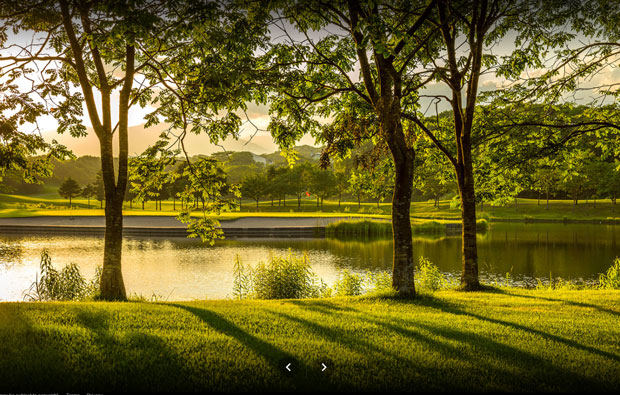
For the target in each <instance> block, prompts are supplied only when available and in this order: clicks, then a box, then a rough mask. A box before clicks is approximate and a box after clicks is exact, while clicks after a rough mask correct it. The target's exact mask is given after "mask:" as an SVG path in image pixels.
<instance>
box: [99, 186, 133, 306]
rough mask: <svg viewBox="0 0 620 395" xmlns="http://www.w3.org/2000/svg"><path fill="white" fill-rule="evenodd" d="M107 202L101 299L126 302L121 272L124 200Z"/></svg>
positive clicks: (115, 199)
mask: <svg viewBox="0 0 620 395" xmlns="http://www.w3.org/2000/svg"><path fill="white" fill-rule="evenodd" d="M106 201H107V204H106V206H105V240H104V250H103V271H102V274H101V297H102V298H103V299H106V300H125V299H127V294H126V293H125V283H124V281H123V274H122V272H121V255H122V249H123V210H122V209H123V200H122V198H121V199H117V198H115V197H110V198H109V199H108V198H106Z"/></svg>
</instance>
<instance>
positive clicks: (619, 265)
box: [598, 258, 620, 289]
mask: <svg viewBox="0 0 620 395" xmlns="http://www.w3.org/2000/svg"><path fill="white" fill-rule="evenodd" d="M598 283H599V288H601V289H620V258H616V259H615V260H614V263H613V264H612V265H611V266H610V267H609V269H607V272H605V273H602V274H600V275H599V277H598Z"/></svg>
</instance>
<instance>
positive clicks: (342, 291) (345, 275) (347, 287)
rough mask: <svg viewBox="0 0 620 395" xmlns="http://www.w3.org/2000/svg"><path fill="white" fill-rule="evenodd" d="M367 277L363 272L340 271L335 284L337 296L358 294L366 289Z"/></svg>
mask: <svg viewBox="0 0 620 395" xmlns="http://www.w3.org/2000/svg"><path fill="white" fill-rule="evenodd" d="M365 282H366V277H365V276H364V275H363V274H357V273H352V272H350V271H348V270H346V269H345V270H342V271H341V272H340V275H339V278H338V281H336V284H334V291H335V293H336V296H357V295H361V294H362V292H363V290H364V283H365Z"/></svg>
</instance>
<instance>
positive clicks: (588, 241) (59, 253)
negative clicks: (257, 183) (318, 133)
mask: <svg viewBox="0 0 620 395" xmlns="http://www.w3.org/2000/svg"><path fill="white" fill-rule="evenodd" d="M289 248H290V249H291V250H292V251H293V252H294V253H297V254H301V253H303V252H304V251H306V252H307V253H308V257H309V260H310V263H311V264H312V267H313V270H314V271H315V273H316V274H317V275H318V276H319V277H320V278H322V279H323V280H324V281H325V282H326V283H327V284H329V285H331V284H333V282H334V281H335V280H336V279H337V276H338V271H339V270H341V269H349V270H353V271H356V272H365V271H366V270H373V271H377V270H389V269H390V268H391V265H392V241H391V240H389V239H388V240H385V239H382V240H373V239H370V240H342V239H244V240H241V239H236V240H225V241H220V242H218V243H216V245H215V246H213V247H210V246H208V245H204V244H202V243H201V242H200V241H199V240H195V239H185V238H138V237H128V238H126V239H125V242H124V250H123V276H124V279H125V286H126V288H127V292H128V294H129V295H131V294H137V295H142V296H144V297H147V298H150V297H151V296H152V295H153V294H155V295H158V296H160V297H162V298H163V299H167V300H191V299H205V298H208V299H221V298H226V297H230V295H231V293H232V284H233V262H234V259H235V256H236V255H237V254H238V255H239V256H240V257H241V259H242V261H243V262H244V263H245V264H255V263H257V262H258V261H260V260H266V259H267V258H268V257H269V254H275V255H283V254H286V253H287V251H288V249H289ZM43 249H47V250H48V251H49V252H50V255H51V257H52V263H53V264H54V266H55V267H56V268H57V269H59V268H61V267H62V266H64V265H65V264H67V263H69V262H75V263H77V264H78V265H79V266H80V269H81V271H82V273H83V274H84V275H85V276H86V277H87V278H91V277H92V276H93V274H94V272H95V268H96V266H97V265H100V264H101V262H102V251H103V238H102V237H97V236H85V237H81V236H73V235H72V236H49V235H21V234H20V235H17V234H15V235H6V234H5V235H0V300H3V301H17V300H23V292H24V291H25V290H26V289H28V288H29V286H30V284H32V282H33V281H34V280H35V276H36V274H37V273H38V271H39V262H40V255H41V251H42V250H43ZM414 251H415V254H416V256H424V257H427V258H429V259H430V260H431V261H432V262H433V263H435V264H436V265H437V266H438V267H439V268H440V269H441V270H442V271H443V272H445V273H446V274H448V275H449V276H458V275H459V273H460V269H461V262H460V251H461V240H460V236H444V237H432V236H429V237H415V238H414ZM478 254H479V267H480V273H481V277H482V278H483V279H485V280H486V281H491V282H492V281H494V279H498V278H499V279H503V278H505V276H506V273H507V272H510V273H511V277H512V278H513V279H515V280H516V281H517V283H519V284H522V283H523V282H524V281H525V282H528V283H530V284H531V283H533V282H534V280H533V279H534V278H549V276H550V274H551V275H552V276H553V277H562V278H564V279H576V280H577V279H579V280H584V281H592V280H595V279H596V278H597V277H598V274H599V273H601V272H604V271H606V270H607V268H608V267H609V266H610V265H611V264H612V262H613V260H614V258H616V257H617V256H620V226H613V225H582V224H579V225H577V224H567V225H563V224H512V223H510V224H509V223H493V224H492V228H491V229H490V230H489V231H488V232H486V233H485V234H480V235H478Z"/></svg>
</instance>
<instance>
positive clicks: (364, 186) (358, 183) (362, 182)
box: [349, 171, 372, 210]
mask: <svg viewBox="0 0 620 395" xmlns="http://www.w3.org/2000/svg"><path fill="white" fill-rule="evenodd" d="M371 189H372V180H371V177H370V174H369V173H368V172H365V171H352V172H351V178H349V192H351V193H352V194H353V195H354V196H356V197H357V208H358V210H359V209H360V208H361V207H362V194H365V193H367V192H368V191H369V190H371Z"/></svg>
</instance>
